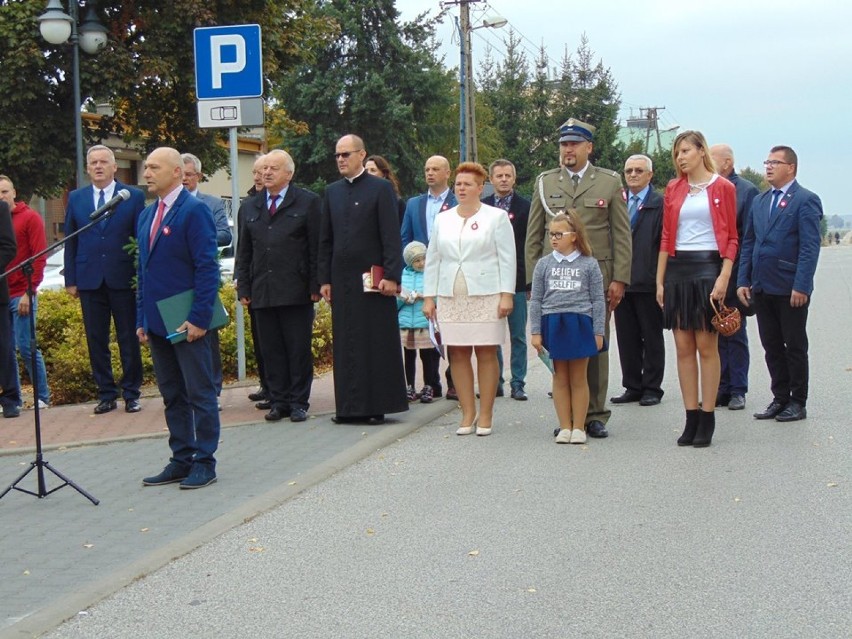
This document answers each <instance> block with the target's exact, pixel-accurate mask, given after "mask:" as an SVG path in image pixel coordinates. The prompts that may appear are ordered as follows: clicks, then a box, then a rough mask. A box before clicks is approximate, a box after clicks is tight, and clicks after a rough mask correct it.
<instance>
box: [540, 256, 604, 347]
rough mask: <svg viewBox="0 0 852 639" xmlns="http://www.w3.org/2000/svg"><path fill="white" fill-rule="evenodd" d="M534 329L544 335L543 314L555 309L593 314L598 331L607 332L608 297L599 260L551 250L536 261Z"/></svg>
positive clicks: (596, 333) (594, 324)
mask: <svg viewBox="0 0 852 639" xmlns="http://www.w3.org/2000/svg"><path fill="white" fill-rule="evenodd" d="M529 310H530V333H532V334H533V335H541V317H542V315H550V314H552V313H582V314H583V315H589V316H590V317H591V318H592V325H593V326H594V330H595V335H603V334H604V322H605V321H606V301H605V299H604V290H603V276H602V275H601V269H600V267H599V266H598V261H597V260H596V259H595V258H593V257H590V256H588V255H580V256H579V257H578V258H577V259H575V260H574V261H573V262H569V261H568V260H566V259H563V260H562V261H559V260H557V259H556V258H555V257H553V253H549V254H547V255H545V256H544V257H542V258H541V259H540V260H539V261H538V264H536V265H535V271H533V278H532V295H531V296H530V305H529Z"/></svg>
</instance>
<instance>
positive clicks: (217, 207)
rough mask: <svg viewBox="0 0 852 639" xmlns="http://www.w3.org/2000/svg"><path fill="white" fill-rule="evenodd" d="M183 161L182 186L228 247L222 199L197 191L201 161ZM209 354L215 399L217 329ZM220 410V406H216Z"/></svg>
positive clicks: (228, 230)
mask: <svg viewBox="0 0 852 639" xmlns="http://www.w3.org/2000/svg"><path fill="white" fill-rule="evenodd" d="M180 159H181V160H183V186H184V188H185V189H186V190H187V191H189V194H190V195H193V196H195V197H197V198H198V199H199V200H201V201H202V202H204V203H205V204H206V205H207V208H209V209H210V212H211V213H213V223H214V224H215V225H216V246H218V247H220V248H221V247H223V246H228V245H229V244H230V243H231V240H232V235H231V228H230V226H229V225H228V214H227V213H226V212H225V203H224V202H223V201H222V198H220V197H217V196H215V195H210V194H209V193H202V192H201V191H199V190H198V183H199V182H200V181H201V179H202V178H203V177H204V176H203V174H202V173H201V160H199V159H198V156H196V155H193V154H192V153H181V156H180ZM210 352H211V355H212V356H213V379H214V380H215V381H216V397H219V396H220V395H221V394H222V378H223V374H222V349H221V346H220V344H219V329H218V328H216V329H213V330H211V331H210ZM217 406H218V408H219V410H222V404H221V403H219V404H217Z"/></svg>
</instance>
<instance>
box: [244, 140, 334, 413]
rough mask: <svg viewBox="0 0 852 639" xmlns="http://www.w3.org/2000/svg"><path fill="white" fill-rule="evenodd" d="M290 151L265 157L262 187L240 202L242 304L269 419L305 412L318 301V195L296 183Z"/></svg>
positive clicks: (310, 382) (312, 366) (312, 370)
mask: <svg viewBox="0 0 852 639" xmlns="http://www.w3.org/2000/svg"><path fill="white" fill-rule="evenodd" d="M295 170H296V165H295V163H294V162H293V158H292V157H290V154H289V153H287V152H286V151H281V150H274V151H270V152H269V153H268V154H267V155H266V157H265V160H264V169H263V184H264V187H265V188H264V189H263V190H262V191H260V192H259V193H258V194H257V195H255V196H254V197H252V198H250V199H248V200H246V201H245V202H243V204H242V206H240V211H239V215H238V219H239V221H240V228H239V231H240V232H239V238H240V242H239V246H238V248H237V264H236V268H235V273H236V279H237V293H238V295H239V298H240V303H241V304H242V305H243V306H246V307H251V308H252V309H254V317H255V319H256V320H257V332H258V335H259V337H260V348H261V350H262V352H263V360H264V365H265V369H266V383H267V384H268V393H269V402H270V410H269V412H268V413H267V414H266V415H265V418H266V420H267V421H278V420H280V419H283V418H284V417H287V416H289V417H290V421H291V422H303V421H305V420H306V419H307V411H308V408H309V406H310V403H309V399H310V396H311V384H312V382H313V374H314V364H313V354H312V351H311V338H312V335H313V332H312V329H313V320H314V302H317V301H319V299H320V295H319V283H318V282H317V247H318V242H319V226H320V199H319V197H318V196H317V195H315V194H314V193H311V192H310V191H306V190H305V189H300V188H299V187H297V186H294V185H293V184H291V183H290V182H291V180H292V179H293V173H294V172H295Z"/></svg>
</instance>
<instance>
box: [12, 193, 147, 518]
mask: <svg viewBox="0 0 852 639" xmlns="http://www.w3.org/2000/svg"><path fill="white" fill-rule="evenodd" d="M122 193H126V191H124V192H122ZM129 196H130V194H129V193H127V195H126V196H124V195H121V194H120V196H119V198H113V200H111V205H110V206H109V208H105V210H103V211H101V210H100V209H98V210H97V211H95V212H94V213H92V217H93V219H92V221H91V222H89V223H88V224H86V225H85V226H83V227H81V228H79V229H77V230H76V231H74V232H73V233H71V234H70V235H67V236H66V237H65V238H63V239H61V240H59V241H58V242H56V243H55V244H52V245H50V246H48V247H47V248H46V249H44V250H43V251H41V252H39V253H36V254H35V255H33V256H32V257H29V258H27V259H26V260H24V261H23V262H21V263H20V264H18V265H17V266H16V267H14V268H12V269H9V270H8V271H6V272H5V273H3V274H2V275H0V280H2V279H3V278H5V277H8V276H9V274H11V273H14V272H15V271H21V272H22V273H23V274H24V275H25V276H26V278H27V295H28V296H29V298H30V300H35V291H34V290H33V264H34V263H35V261H36V260H37V259H38V258H40V257H41V256H42V255H44V254H45V253H49V252H50V251H52V250H53V249H55V248H56V247H58V246H62V245H63V244H65V243H66V242H67V241H68V240H70V239H71V238H72V237H76V236H77V235H79V234H80V233H83V232H84V231H87V230H88V229H90V228H92V227H93V226H95V225H96V224H99V223H100V222H102V221H103V220H105V219H106V218H107V217H109V216H110V215H111V214H112V212H113V210H114V207H115V206H116V204H118V202H120V201H121V200H122V199H127V197H129ZM96 214H97V215H96ZM29 322H30V365H31V366H30V368H31V369H32V372H33V374H32V378H33V379H32V382H33V415H34V419H35V438H36V458H35V460H33V461H32V462H30V467H29V468H27V469H26V470H25V471H24V472H23V473H21V474H20V475H19V476H18V478H17V479H16V480H15V481H13V482H12V483H11V484H10V485H9V487H8V488H6V490H4V491H3V492H2V493H0V499H2V498H3V497H4V496H5V495H6V493H8V492H9V491H10V490H12V489H15V490H19V491H20V492H22V493H27V494H28V495H32V496H33V497H38V498H39V499H41V498H43V497H47V496H48V495H49V494H51V493H54V492H56V491H57V490H59V489H60V488H64V487H65V486H71V488H73V489H74V490H76V491H77V492H78V493H80V494H81V495H83V497H85V498H86V499H88V500H89V501H90V502H92V503H93V504H94V505H95V506H97V505H98V504H99V503H100V501H99V500H97V499H96V498H95V497H93V496H92V495H90V494H89V493H88V492H86V491H85V490H84V489H83V488H81V487H80V486H78V485H77V484H75V483H74V482H73V481H72V480H71V479H69V478H68V477H66V476H65V475H63V474H62V473H61V472H59V471H58V470H57V469H56V468H54V467H53V466H51V465H50V462H48V461H47V460H46V459H45V458H44V454H43V452H42V448H41V414H40V409H39V405H38V393H39V387H38V374H37V371H38V368H37V359H36V351H37V348H38V338H37V337H36V327H35V313H34V312H33V309H32V308H31V309H30V317H29ZM2 364H3V362H0V365H2ZM45 469H47V470H49V471H50V472H51V473H53V474H54V475H56V476H57V477H58V478H59V479H61V480H62V482H63V483H62V484H60V485H59V486H56V487H55V488H51V489H50V490H48V489H47V484H46V482H45V480H44V471H45ZM34 470H35V471H36V482H37V485H38V487H37V492H33V491H31V490H27V489H26V488H21V487H20V486H19V485H18V484H20V483H21V481H22V480H23V479H24V477H26V476H27V475H29V474H30V473H31V472H32V471H34Z"/></svg>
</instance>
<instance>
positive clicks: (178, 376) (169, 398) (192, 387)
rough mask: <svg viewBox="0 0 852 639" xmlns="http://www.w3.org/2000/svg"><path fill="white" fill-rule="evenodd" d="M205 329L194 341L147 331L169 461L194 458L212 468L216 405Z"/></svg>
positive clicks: (189, 462)
mask: <svg viewBox="0 0 852 639" xmlns="http://www.w3.org/2000/svg"><path fill="white" fill-rule="evenodd" d="M211 339H212V338H211V334H210V332H209V331H208V333H207V334H206V335H205V336H204V337H202V338H201V339H197V340H195V341H194V342H187V341H183V342H178V343H177V344H172V343H171V342H169V340H167V339H166V338H165V337H160V336H159V335H154V334H153V333H148V345H149V346H150V347H151V357H152V359H153V360H154V374H155V375H156V377H157V386H158V387H159V389H160V394H161V395H162V396H163V404H165V407H166V409H165V413H166V424H167V425H168V427H169V447H170V448H171V449H172V457H171V458H172V461H176V462H178V463H181V464H184V465H187V466H190V465H192V464H193V463H194V462H195V463H200V464H206V465H209V466H210V468H211V470H214V471H215V469H216V458H215V457H214V456H213V454H214V453H215V452H216V448H217V447H218V445H219V408H218V406H217V405H216V385H215V383H214V382H213V362H212V359H211V352H210V342H211Z"/></svg>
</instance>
